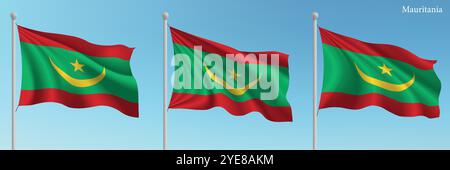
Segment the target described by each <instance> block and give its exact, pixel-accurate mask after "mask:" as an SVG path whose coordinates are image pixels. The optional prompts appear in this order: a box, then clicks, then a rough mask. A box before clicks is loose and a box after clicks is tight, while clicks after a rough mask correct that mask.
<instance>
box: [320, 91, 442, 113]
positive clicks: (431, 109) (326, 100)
mask: <svg viewBox="0 0 450 170" xmlns="http://www.w3.org/2000/svg"><path fill="white" fill-rule="evenodd" d="M368 106H380V107H382V108H384V109H386V110H387V111H389V112H391V113H394V114H396V115H398V116H405V117H413V116H425V117H428V118H436V117H439V112H440V111H439V106H427V105H424V104H421V103H402V102H399V101H396V100H394V99H391V98H389V97H386V96H384V95H381V94H378V93H370V94H364V95H352V94H346V93H339V92H324V93H322V95H321V97H320V106H319V108H320V109H323V108H327V107H343V108H347V109H362V108H365V107H368Z"/></svg>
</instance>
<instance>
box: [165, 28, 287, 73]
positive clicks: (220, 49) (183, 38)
mask: <svg viewBox="0 0 450 170" xmlns="http://www.w3.org/2000/svg"><path fill="white" fill-rule="evenodd" d="M170 32H171V34H172V41H173V42H174V43H177V44H180V45H183V46H186V47H189V48H192V49H193V48H194V46H202V51H204V52H208V53H214V54H218V55H220V56H222V57H226V55H227V54H233V55H237V54H242V55H244V56H246V55H247V54H254V55H255V56H256V58H255V60H251V61H239V60H234V59H233V58H230V59H232V60H234V61H236V62H239V63H244V62H246V63H250V64H267V65H271V54H278V56H279V66H282V67H288V56H289V55H287V54H284V53H281V52H277V51H261V52H244V51H238V50H236V49H234V48H232V47H229V46H226V45H223V44H220V43H217V42H214V41H211V40H207V39H204V38H201V37H198V36H195V35H192V34H189V33H186V32H183V31H181V30H179V29H176V28H173V27H170ZM260 54H266V55H267V62H258V61H259V58H260V56H259V55H260Z"/></svg>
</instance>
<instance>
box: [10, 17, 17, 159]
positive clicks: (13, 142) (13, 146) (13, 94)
mask: <svg viewBox="0 0 450 170" xmlns="http://www.w3.org/2000/svg"><path fill="white" fill-rule="evenodd" d="M11 26H12V27H11V35H12V36H11V38H12V41H11V42H12V62H11V69H12V71H11V82H12V83H11V116H12V120H11V121H12V123H11V126H12V127H11V128H12V131H11V139H12V140H11V150H15V149H16V108H15V101H16V79H15V78H16V35H15V34H14V32H15V26H16V13H14V12H12V13H11Z"/></svg>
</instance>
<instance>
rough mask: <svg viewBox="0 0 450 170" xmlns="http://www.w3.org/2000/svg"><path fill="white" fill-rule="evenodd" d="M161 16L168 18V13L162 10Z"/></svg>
mask: <svg viewBox="0 0 450 170" xmlns="http://www.w3.org/2000/svg"><path fill="white" fill-rule="evenodd" d="M162 16H163V19H164V20H167V18H169V13H167V12H163V14H162Z"/></svg>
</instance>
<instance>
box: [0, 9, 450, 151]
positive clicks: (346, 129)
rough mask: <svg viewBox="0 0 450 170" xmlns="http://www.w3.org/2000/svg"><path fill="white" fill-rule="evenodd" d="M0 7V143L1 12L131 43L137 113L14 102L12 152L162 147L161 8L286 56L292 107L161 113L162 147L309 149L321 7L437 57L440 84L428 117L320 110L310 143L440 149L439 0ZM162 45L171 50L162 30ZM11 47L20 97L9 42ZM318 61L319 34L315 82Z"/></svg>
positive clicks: (4, 144)
mask: <svg viewBox="0 0 450 170" xmlns="http://www.w3.org/2000/svg"><path fill="white" fill-rule="evenodd" d="M402 5H412V6H421V5H427V6H433V7H434V6H436V5H439V6H440V7H442V8H444V13H442V14H402V13H401V9H402ZM0 7H1V8H0V23H1V24H0V37H1V38H0V65H1V67H0V79H1V80H2V81H1V82H2V83H1V84H0V94H1V95H0V149H10V145H11V142H10V141H11V114H10V102H11V97H10V95H11V91H10V89H11V85H10V84H11V82H10V78H11V77H10V74H11V66H10V63H11V26H10V24H11V23H10V22H11V21H10V16H9V13H10V12H12V11H15V12H17V15H18V20H17V22H18V24H20V25H23V26H25V27H29V28H32V29H37V30H41V31H46V32H54V33H62V34H68V35H73V36H77V37H80V38H83V39H86V40H88V41H90V42H92V43H96V44H103V45H110V44H125V45H128V46H130V47H136V49H135V51H134V53H133V56H132V60H131V66H132V70H133V74H134V76H135V78H136V79H137V82H138V87H139V99H140V115H141V117H140V118H138V119H136V118H131V117H127V116H125V115H123V114H121V113H120V112H118V111H116V110H114V109H112V108H109V107H94V108H86V109H71V108H67V107H65V106H62V105H60V104H56V103H44V104H38V105H34V106H27V107H20V108H19V110H18V112H17V149H161V148H162V108H161V106H162V61H163V58H162V17H161V13H162V12H164V11H168V12H169V13H170V17H169V24H170V25H172V26H174V27H176V28H179V29H182V30H184V31H186V32H189V33H192V34H196V35H198V36H201V37H204V38H207V39H211V40H214V41H217V42H221V43H224V44H227V45H230V46H233V47H235V48H237V49H240V50H244V51H259V50H277V51H281V52H284V53H287V54H289V55H290V58H289V65H290V74H291V77H290V87H289V91H288V100H289V101H290V103H291V105H292V109H293V114H294V115H293V116H294V121H293V122H291V123H274V122H270V121H268V120H266V119H264V117H263V116H262V115H260V114H259V113H256V112H254V113H250V114H248V115H246V116H241V117H236V116H232V115H230V114H229V113H227V112H226V111H225V110H224V109H222V108H213V109H211V110H207V111H195V110H169V112H168V141H169V143H168V147H169V149H311V146H312V106H311V105H312V100H311V99H312V16H311V13H312V12H313V11H318V12H319V13H320V17H319V25H320V26H322V27H324V28H327V29H330V30H332V31H335V32H338V33H341V34H344V35H348V36H351V37H354V38H358V39H360V40H363V41H369V42H374V43H389V44H394V45H398V46H401V47H403V48H406V49H408V50H410V51H412V52H413V53H415V54H417V55H418V56H421V57H423V58H427V59H436V60H438V63H437V64H436V65H435V70H436V72H437V74H438V76H439V78H440V80H441V82H442V90H441V96H440V106H441V117H440V118H437V119H428V118H425V117H414V118H405V117H398V116H395V115H393V114H391V113H389V112H387V111H385V110H384V109H382V108H378V107H368V108H366V109H362V110H356V111H355V110H346V109H340V108H330V109H324V110H321V111H320V115H319V119H318V122H319V124H318V139H319V141H318V147H319V149H450V116H449V109H450V107H449V106H450V105H449V97H450V93H449V90H448V88H447V82H448V81H449V76H448V75H449V73H450V70H449V65H450V59H449V56H450V51H449V45H448V44H449V43H448V40H449V39H450V33H448V30H449V25H450V22H449V19H450V16H449V12H447V10H450V3H449V1H448V0H396V1H392V0H370V1H364V2H361V1H359V0H343V1H339V2H337V1H332V0H329V1H325V0H318V1H296V0H281V1H276V0H267V1H257V0H227V1H222V0H220V1H219V0H213V1H210V0H169V1H166V0H151V1H147V0H126V1H125V0H77V1H75V0H40V1H34V0H14V1H13V0H3V1H1V2H0ZM16 34H17V31H16ZM17 41H18V39H17ZM169 42H170V43H169V54H171V55H170V57H172V54H173V50H172V44H171V38H170V34H169ZM17 51H18V56H17V60H18V63H17V78H16V79H17V84H18V86H17V89H18V90H17V95H19V89H20V82H21V74H20V73H21V71H20V70H21V62H20V58H21V56H20V49H19V47H18V46H17ZM322 64H323V63H322V51H321V43H319V78H318V80H319V90H320V89H321V83H322ZM169 68H170V70H169V75H171V73H172V72H173V67H169ZM170 88H171V87H169V89H170ZM169 97H170V94H169Z"/></svg>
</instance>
